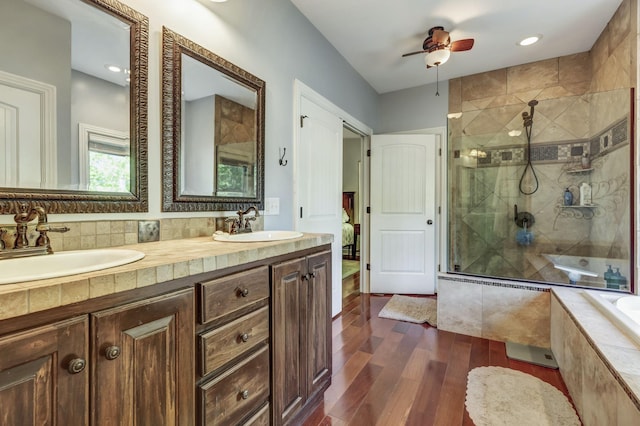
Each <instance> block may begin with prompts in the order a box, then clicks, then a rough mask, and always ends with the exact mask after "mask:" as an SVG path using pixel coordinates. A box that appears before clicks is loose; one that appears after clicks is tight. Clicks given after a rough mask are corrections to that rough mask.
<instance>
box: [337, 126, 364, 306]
mask: <svg viewBox="0 0 640 426" xmlns="http://www.w3.org/2000/svg"><path fill="white" fill-rule="evenodd" d="M363 145H364V138H363V136H362V135H360V134H359V133H357V132H356V131H354V130H352V129H351V128H350V127H349V126H347V125H344V126H343V130H342V299H343V305H344V301H345V300H349V299H350V297H352V296H356V295H358V294H360V276H361V274H360V268H361V259H362V257H361V255H360V254H361V245H362V233H363V231H364V229H363V227H362V199H363V197H362V188H363V185H362V158H363V155H362V154H363V149H364V148H363Z"/></svg>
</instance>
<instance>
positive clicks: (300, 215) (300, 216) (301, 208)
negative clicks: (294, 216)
mask: <svg viewBox="0 0 640 426" xmlns="http://www.w3.org/2000/svg"><path fill="white" fill-rule="evenodd" d="M300 219H302V207H300Z"/></svg>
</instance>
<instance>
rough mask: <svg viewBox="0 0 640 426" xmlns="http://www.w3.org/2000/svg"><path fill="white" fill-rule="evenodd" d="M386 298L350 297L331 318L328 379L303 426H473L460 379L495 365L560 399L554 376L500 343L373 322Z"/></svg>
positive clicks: (418, 326) (562, 386)
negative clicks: (530, 378)
mask: <svg viewBox="0 0 640 426" xmlns="http://www.w3.org/2000/svg"><path fill="white" fill-rule="evenodd" d="M389 298H390V296H374V295H369V294H350V295H348V296H347V297H346V298H345V299H343V306H344V309H343V314H342V315H341V316H339V317H337V318H335V319H334V320H333V378H332V385H331V387H329V389H327V391H326V392H325V395H324V402H323V403H322V404H320V406H319V407H318V408H317V409H316V410H315V411H314V412H313V413H312V414H311V415H310V416H309V417H308V418H307V419H306V421H305V423H304V425H309V426H316V425H321V426H324V425H376V424H377V425H394V426H395V425H420V426H427V425H452V426H453V425H465V426H466V425H473V422H472V421H471V419H470V418H469V415H468V413H467V412H466V410H465V405H464V400H465V392H466V380H467V373H468V372H469V371H470V370H471V369H473V368H475V367H479V366H491V365H493V366H502V367H509V368H513V369H516V370H520V371H523V372H526V373H529V374H532V375H534V376H536V377H539V378H540V379H542V380H544V381H546V382H548V383H550V384H552V385H554V386H555V387H557V388H558V389H560V390H561V391H562V392H563V393H564V394H565V395H568V392H567V389H566V386H565V384H564V382H563V381H562V378H561V376H560V373H559V371H558V370H553V369H549V368H545V367H538V366H535V365H532V364H528V363H525V362H521V361H516V360H510V359H508V358H507V356H506V350H505V345H504V343H502V342H497V341H491V340H486V339H480V338H476V337H470V336H464V335H460V334H455V333H450V332H446V331H440V330H438V329H436V328H434V327H431V326H429V325H421V324H412V323H406V322H401V321H394V320H389V319H383V318H378V312H379V311H380V309H382V307H383V306H384V305H385V303H386V302H387V300H388V299H389Z"/></svg>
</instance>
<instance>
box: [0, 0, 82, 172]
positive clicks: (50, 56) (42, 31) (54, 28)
mask: <svg viewBox="0 0 640 426" xmlns="http://www.w3.org/2000/svg"><path fill="white" fill-rule="evenodd" d="M25 22H28V25H26V26H25ZM16 34H20V36H16ZM0 52H1V54H0V69H2V70H4V71H7V72H10V73H12V74H17V75H20V76H22V77H26V78H30V79H33V80H37V81H41V82H44V83H47V84H51V85H53V86H55V87H56V109H57V111H56V121H57V137H58V147H57V149H58V152H57V155H58V158H68V157H69V156H70V155H71V145H70V144H69V143H68V141H69V140H70V125H71V107H70V104H71V98H70V97H71V74H70V73H69V67H70V64H71V25H70V24H69V23H68V22H66V21H64V20H62V19H60V18H58V17H57V16H55V15H52V14H50V13H47V12H44V11H42V10H41V9H39V8H37V7H33V6H31V5H30V4H28V3H26V2H24V1H22V0H20V1H18V0H1V1H0ZM70 179H71V177H70V169H69V168H68V167H64V166H61V167H58V181H59V182H62V183H63V184H64V183H65V182H69V181H70Z"/></svg>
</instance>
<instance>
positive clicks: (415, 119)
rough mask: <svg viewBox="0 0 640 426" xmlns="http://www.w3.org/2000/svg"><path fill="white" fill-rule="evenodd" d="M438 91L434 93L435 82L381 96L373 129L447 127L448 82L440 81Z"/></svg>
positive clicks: (397, 129) (381, 130)
mask: <svg viewBox="0 0 640 426" xmlns="http://www.w3.org/2000/svg"><path fill="white" fill-rule="evenodd" d="M425 72H428V71H425ZM438 92H439V93H440V96H436V85H435V84H426V85H424V86H420V87H414V88H410V89H404V90H399V91H397V92H389V93H385V94H383V95H380V97H379V100H378V113H379V116H378V120H377V123H376V126H374V129H375V132H376V133H393V132H403V131H408V130H418V129H429V128H433V127H444V126H446V125H447V111H448V108H449V83H448V81H441V82H440V84H439V88H438Z"/></svg>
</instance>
